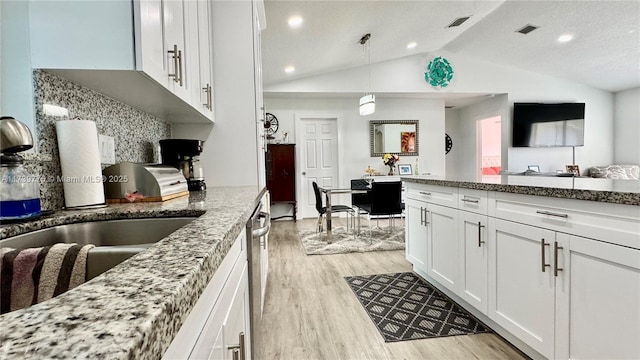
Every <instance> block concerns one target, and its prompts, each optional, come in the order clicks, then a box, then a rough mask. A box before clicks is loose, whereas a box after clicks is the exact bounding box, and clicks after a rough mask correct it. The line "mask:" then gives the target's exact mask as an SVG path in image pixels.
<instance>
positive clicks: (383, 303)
mask: <svg viewBox="0 0 640 360" xmlns="http://www.w3.org/2000/svg"><path fill="white" fill-rule="evenodd" d="M345 280H346V281H347V283H348V284H349V286H350V287H351V290H353V292H354V293H355V294H356V296H357V297H358V300H359V301H360V303H361V304H362V306H363V307H364V308H365V310H366V311H367V314H369V317H370V318H371V320H373V322H374V323H375V324H376V327H377V328H378V331H380V334H382V337H383V338H384V341H385V342H395V341H404V340H416V339H425V338H432V337H441V336H453V335H469V334H478V333H484V332H490V330H489V329H488V328H487V327H485V326H484V325H483V324H482V323H480V322H479V321H478V320H477V319H476V318H474V317H473V316H472V315H471V314H469V313H468V312H467V311H466V310H464V309H463V308H461V307H459V306H458V305H456V304H455V303H454V302H452V301H451V300H450V299H449V298H448V297H447V296H445V295H444V294H442V293H441V292H440V291H439V290H437V289H436V288H434V287H433V286H431V284H429V283H427V282H426V281H424V280H422V279H421V278H420V277H419V276H417V275H416V274H414V273H411V272H407V273H396V274H381V275H365V276H347V277H345Z"/></svg>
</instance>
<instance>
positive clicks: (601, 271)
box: [555, 233, 640, 359]
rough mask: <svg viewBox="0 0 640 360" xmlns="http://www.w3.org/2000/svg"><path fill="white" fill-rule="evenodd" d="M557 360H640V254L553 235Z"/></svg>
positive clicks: (593, 241) (583, 239)
mask: <svg viewBox="0 0 640 360" xmlns="http://www.w3.org/2000/svg"><path fill="white" fill-rule="evenodd" d="M556 237H557V239H558V240H559V242H560V243H562V246H563V247H564V248H563V249H559V250H558V255H559V257H560V259H559V262H560V264H559V266H560V267H561V268H562V269H563V270H562V271H561V272H560V273H559V274H558V277H557V280H556V329H555V332H556V351H555V357H556V358H557V359H586V358H591V359H640V341H639V340H640V250H638V249H632V248H628V247H623V246H618V245H613V244H609V243H605V242H600V241H595V240H592V239H587V238H583V237H579V236H574V235H568V234H562V233H558V234H557V235H556Z"/></svg>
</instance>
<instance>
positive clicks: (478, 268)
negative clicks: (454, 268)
mask: <svg viewBox="0 0 640 360" xmlns="http://www.w3.org/2000/svg"><path fill="white" fill-rule="evenodd" d="M459 215H460V221H459V222H458V223H459V224H460V228H459V230H458V235H459V236H460V260H459V265H460V297H461V298H463V299H464V300H466V301H467V302H468V303H469V304H471V305H473V306H474V307H475V308H476V309H478V310H480V311H481V312H482V313H483V314H485V315H486V314H487V310H488V308H489V305H488V303H487V292H488V290H487V288H488V286H489V285H488V282H487V272H488V271H489V258H488V256H489V251H488V248H487V246H488V244H487V220H488V218H487V216H486V215H480V214H475V213H471V212H468V211H460V213H459Z"/></svg>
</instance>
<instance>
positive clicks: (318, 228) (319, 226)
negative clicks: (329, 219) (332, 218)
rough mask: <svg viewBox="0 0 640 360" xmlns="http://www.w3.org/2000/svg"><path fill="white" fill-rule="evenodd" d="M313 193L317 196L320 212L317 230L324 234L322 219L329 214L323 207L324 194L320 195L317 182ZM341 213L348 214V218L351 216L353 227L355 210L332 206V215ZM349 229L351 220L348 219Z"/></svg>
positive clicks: (317, 206)
mask: <svg viewBox="0 0 640 360" xmlns="http://www.w3.org/2000/svg"><path fill="white" fill-rule="evenodd" d="M313 192H314V193H315V195H316V210H318V225H317V228H316V230H317V231H318V232H322V231H323V228H322V218H323V217H324V214H326V213H327V207H326V206H323V205H322V194H321V193H320V189H319V188H318V184H317V183H316V182H315V181H314V182H313ZM341 212H346V213H347V216H349V215H351V223H352V227H353V221H354V215H355V211H354V210H353V208H351V207H350V206H347V205H331V213H332V214H336V213H341ZM347 229H349V219H347Z"/></svg>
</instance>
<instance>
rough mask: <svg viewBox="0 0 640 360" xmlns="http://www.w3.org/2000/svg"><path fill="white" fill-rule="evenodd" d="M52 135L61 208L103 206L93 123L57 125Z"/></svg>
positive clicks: (79, 122)
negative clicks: (55, 143)
mask: <svg viewBox="0 0 640 360" xmlns="http://www.w3.org/2000/svg"><path fill="white" fill-rule="evenodd" d="M56 133H57V135H58V151H59V153H60V167H61V169H62V181H63V188H64V203H65V206H66V207H67V208H69V207H78V206H89V205H97V204H104V202H105V201H104V188H103V185H102V168H101V167H100V149H99V146H98V130H97V129H96V123H95V122H93V121H88V120H63V121H58V122H56Z"/></svg>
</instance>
